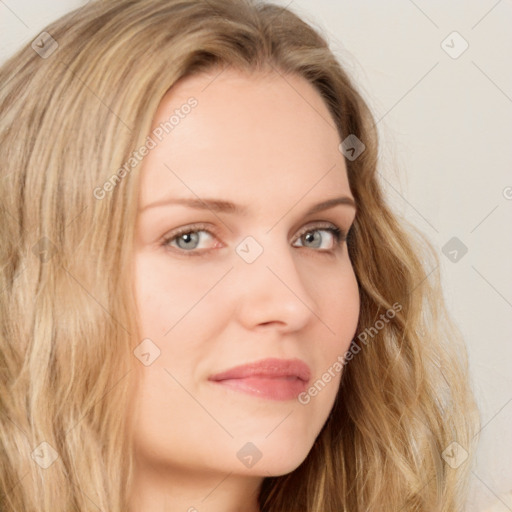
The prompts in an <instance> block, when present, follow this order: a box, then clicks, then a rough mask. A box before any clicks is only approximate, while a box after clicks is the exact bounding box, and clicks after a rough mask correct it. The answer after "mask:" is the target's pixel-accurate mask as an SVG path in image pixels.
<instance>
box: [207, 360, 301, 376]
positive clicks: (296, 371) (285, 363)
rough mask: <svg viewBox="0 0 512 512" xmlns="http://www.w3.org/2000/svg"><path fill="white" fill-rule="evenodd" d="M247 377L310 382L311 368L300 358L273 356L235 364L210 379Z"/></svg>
mask: <svg viewBox="0 0 512 512" xmlns="http://www.w3.org/2000/svg"><path fill="white" fill-rule="evenodd" d="M247 377H268V378H280V377H297V378H299V379H301V380H303V381H305V382H308V381H309V379H310V377H311V369H310V368H309V366H308V365H307V364H306V363H305V362H304V361H301V360H300V359H278V358H274V357H272V358H268V359H261V360H259V361H253V362H251V363H248V364H243V365H240V366H235V367H233V368H230V369H229V370H226V371H223V372H220V373H217V374H215V375H212V376H210V377H209V378H208V380H214V381H220V380H228V379H244V378H247Z"/></svg>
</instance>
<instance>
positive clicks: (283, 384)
mask: <svg viewBox="0 0 512 512" xmlns="http://www.w3.org/2000/svg"><path fill="white" fill-rule="evenodd" d="M213 382H215V383H216V384H221V385H222V386H226V387H228V388H231V389H234V390H235V391H241V392H242V393H247V394H249V395H254V396H259V397H261V398H265V399H268V400H293V399H296V398H297V396H298V395H299V394H300V393H302V392H303V391H305V389H306V387H307V383H306V382H304V381H303V380H300V379H298V378H297V377H281V378H269V377H247V378H244V379H226V380H219V381H213Z"/></svg>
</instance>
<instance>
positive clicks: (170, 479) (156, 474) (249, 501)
mask: <svg viewBox="0 0 512 512" xmlns="http://www.w3.org/2000/svg"><path fill="white" fill-rule="evenodd" d="M262 482H263V478H262V477H251V476H243V475H235V474H233V473H227V474H222V473H218V472H207V473H201V474H199V473H198V472H197V471H194V472H192V471H188V470H181V469H180V470H174V471H169V470H165V471H162V468H161V467H160V468H155V469H154V470H147V469H145V470H144V471H141V470H140V469H139V470H138V471H136V473H135V475H134V478H133V483H132V486H131V491H130V496H129V512H142V511H144V512H259V507H258V492H259V490H260V487H261V483H262Z"/></svg>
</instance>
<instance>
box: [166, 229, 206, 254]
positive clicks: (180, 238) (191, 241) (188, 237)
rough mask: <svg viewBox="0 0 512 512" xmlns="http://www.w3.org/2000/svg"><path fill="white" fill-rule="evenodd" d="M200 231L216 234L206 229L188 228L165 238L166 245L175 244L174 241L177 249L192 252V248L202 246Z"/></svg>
mask: <svg viewBox="0 0 512 512" xmlns="http://www.w3.org/2000/svg"><path fill="white" fill-rule="evenodd" d="M200 233H207V234H208V235H209V236H210V237H213V236H214V235H213V234H212V233H210V231H208V230H206V229H192V228H187V229H186V230H182V231H181V232H178V233H176V234H174V235H172V236H171V237H169V238H167V239H166V240H164V245H165V246H173V242H174V244H175V245H174V247H176V248H177V249H180V250H183V251H186V252H191V251H192V250H196V249H199V248H200V247H199V246H198V244H199V242H200V239H201V236H200Z"/></svg>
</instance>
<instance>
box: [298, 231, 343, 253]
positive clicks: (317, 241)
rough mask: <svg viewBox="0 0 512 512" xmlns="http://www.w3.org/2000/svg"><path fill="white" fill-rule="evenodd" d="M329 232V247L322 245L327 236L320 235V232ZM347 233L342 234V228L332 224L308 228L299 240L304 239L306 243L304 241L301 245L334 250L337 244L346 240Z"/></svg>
mask: <svg viewBox="0 0 512 512" xmlns="http://www.w3.org/2000/svg"><path fill="white" fill-rule="evenodd" d="M322 232H323V233H328V234H329V235H330V238H331V239H332V240H331V243H330V244H329V243H328V244H327V245H328V247H322V244H324V242H325V240H326V237H325V235H324V236H321V235H319V234H320V233H322ZM345 238H346V237H345V235H344V234H342V231H341V229H340V228H338V227H335V226H332V227H316V228H313V229H311V228H310V229H308V230H307V231H305V232H303V233H302V234H301V235H300V236H299V238H298V240H301V241H302V240H304V241H305V243H302V244H301V245H300V246H299V247H308V248H311V249H322V251H321V252H323V251H327V252H329V251H332V250H334V249H335V248H336V247H337V246H339V245H340V244H341V242H343V241H345ZM327 241H329V237H327Z"/></svg>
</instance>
